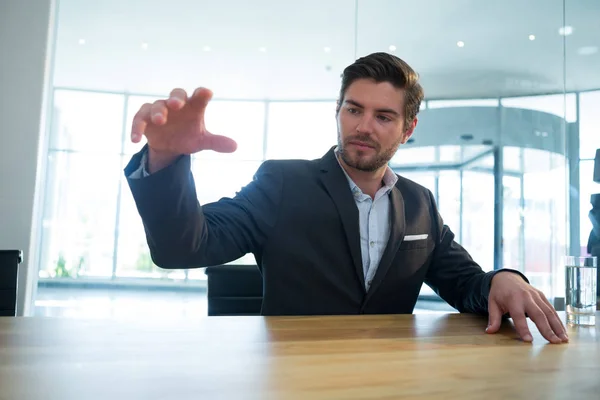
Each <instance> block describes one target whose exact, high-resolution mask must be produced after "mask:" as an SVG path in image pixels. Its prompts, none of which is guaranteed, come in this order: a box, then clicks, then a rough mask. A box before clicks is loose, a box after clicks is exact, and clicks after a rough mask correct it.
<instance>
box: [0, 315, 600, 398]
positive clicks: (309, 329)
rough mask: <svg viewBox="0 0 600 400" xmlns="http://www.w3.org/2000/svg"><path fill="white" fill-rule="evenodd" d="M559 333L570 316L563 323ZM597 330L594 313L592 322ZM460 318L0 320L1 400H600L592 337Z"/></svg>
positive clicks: (597, 350) (598, 345)
mask: <svg viewBox="0 0 600 400" xmlns="http://www.w3.org/2000/svg"><path fill="white" fill-rule="evenodd" d="M561 316H562V317H563V320H564V313H561ZM597 318H598V319H599V320H600V313H599V314H598V317H597ZM486 324H487V320H486V319H485V318H481V317H476V316H472V315H463V314H445V315H430V314H424V315H388V316H366V315H362V316H333V317H332V316H328V317H211V318H199V319H196V320H186V321H181V320H168V319H164V320H161V319H156V320H154V321H143V322H139V321H138V322H132V321H115V320H76V319H45V318H10V317H5V318H0V399H2V400H25V399H27V400H34V399H35V400H37V399H44V400H52V399H61V400H75V399H77V400H83V399H86V400H87V399H90V400H92V399H94V400H95V399H108V400H120V399H148V400H154V399H172V400H184V399H195V400H196V399H261V400H262V399H430V398H431V399H434V398H440V399H486V400H487V399H569V400H572V399H598V398H600V327H598V326H596V327H585V328H584V327H569V328H568V331H569V336H570V339H571V340H570V342H569V343H568V344H561V345H551V344H548V343H547V342H546V341H545V340H544V339H543V338H542V337H541V336H540V335H539V333H538V332H537V330H536V329H535V326H534V325H533V324H531V323H530V324H531V329H532V333H533V334H534V342H533V343H532V344H528V343H523V342H521V341H520V340H519V339H518V337H517V335H516V332H515V331H514V328H513V326H512V324H511V322H510V320H508V321H506V323H505V324H504V325H503V328H502V329H501V332H500V333H498V334H495V335H488V334H486V333H484V329H485V326H486Z"/></svg>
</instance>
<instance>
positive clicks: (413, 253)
mask: <svg viewBox="0 0 600 400" xmlns="http://www.w3.org/2000/svg"><path fill="white" fill-rule="evenodd" d="M432 252H433V242H432V240H431V239H430V238H427V239H419V240H411V241H403V242H402V243H401V244H400V247H399V248H398V253H397V254H396V258H395V259H394V267H395V268H396V269H397V274H398V276H400V277H408V276H411V275H414V274H415V273H417V272H418V271H419V270H420V269H421V268H423V267H425V266H426V265H427V264H428V262H429V259H430V257H431V253H432Z"/></svg>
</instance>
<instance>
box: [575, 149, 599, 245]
mask: <svg viewBox="0 0 600 400" xmlns="http://www.w3.org/2000/svg"><path fill="white" fill-rule="evenodd" d="M593 174H594V161H593V160H589V161H581V162H580V163H579V196H580V197H579V199H580V211H581V221H580V227H581V233H580V235H581V254H587V242H588V238H589V236H590V232H591V231H592V222H591V221H590V218H589V212H590V210H591V209H592V205H591V203H590V196H591V195H592V194H596V193H600V183H595V182H594V181H593V179H592V178H593Z"/></svg>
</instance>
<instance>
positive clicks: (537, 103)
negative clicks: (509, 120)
mask: <svg viewBox="0 0 600 400" xmlns="http://www.w3.org/2000/svg"><path fill="white" fill-rule="evenodd" d="M502 105H503V106H505V107H515V108H524V109H527V110H536V111H542V112H547V113H549V114H554V115H558V116H559V117H561V118H565V119H566V120H567V122H575V121H577V101H576V98H575V94H573V93H567V94H566V95H563V94H553V95H549V96H529V97H512V98H505V99H502Z"/></svg>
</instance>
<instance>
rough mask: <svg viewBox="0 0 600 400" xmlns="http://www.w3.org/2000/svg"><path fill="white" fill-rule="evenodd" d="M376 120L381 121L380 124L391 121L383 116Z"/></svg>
mask: <svg viewBox="0 0 600 400" xmlns="http://www.w3.org/2000/svg"><path fill="white" fill-rule="evenodd" d="M377 118H379V120H380V121H382V122H388V121H391V119H390V118H388V117H386V116H385V115H379V116H378V117H377Z"/></svg>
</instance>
